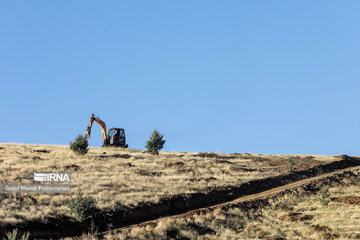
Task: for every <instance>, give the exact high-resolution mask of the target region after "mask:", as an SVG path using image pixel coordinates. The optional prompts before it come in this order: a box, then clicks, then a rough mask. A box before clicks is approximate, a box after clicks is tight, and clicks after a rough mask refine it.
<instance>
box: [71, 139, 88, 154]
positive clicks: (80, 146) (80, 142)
mask: <svg viewBox="0 0 360 240" xmlns="http://www.w3.org/2000/svg"><path fill="white" fill-rule="evenodd" d="M88 146H89V144H88V140H87V138H86V137H85V136H83V135H81V134H79V136H77V138H76V139H75V141H74V142H71V141H70V149H71V150H73V151H74V153H76V154H79V155H85V154H86V153H87V152H88V150H89V148H88Z"/></svg>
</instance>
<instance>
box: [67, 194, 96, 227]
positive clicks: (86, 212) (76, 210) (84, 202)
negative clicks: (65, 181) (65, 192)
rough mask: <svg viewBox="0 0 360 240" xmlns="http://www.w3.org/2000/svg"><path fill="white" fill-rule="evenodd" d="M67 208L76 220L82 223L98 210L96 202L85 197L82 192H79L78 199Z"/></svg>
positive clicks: (72, 201)
mask: <svg viewBox="0 0 360 240" xmlns="http://www.w3.org/2000/svg"><path fill="white" fill-rule="evenodd" d="M67 206H68V207H69V208H70V211H71V213H72V214H74V216H75V218H76V220H78V221H80V222H81V221H83V220H84V219H86V218H88V217H89V216H91V214H92V212H93V211H94V210H95V209H96V202H95V200H94V199H92V198H90V197H84V196H83V194H82V192H80V191H78V192H77V195H76V198H74V199H72V200H71V201H70V202H69V204H68V205H67Z"/></svg>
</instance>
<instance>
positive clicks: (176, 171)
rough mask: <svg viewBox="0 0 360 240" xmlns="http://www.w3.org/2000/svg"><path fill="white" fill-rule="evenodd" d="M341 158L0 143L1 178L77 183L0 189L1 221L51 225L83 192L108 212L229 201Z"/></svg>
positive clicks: (64, 215)
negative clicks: (54, 177) (50, 175)
mask: <svg viewBox="0 0 360 240" xmlns="http://www.w3.org/2000/svg"><path fill="white" fill-rule="evenodd" d="M342 159H343V156H308V155H261V154H248V153H243V154H239V153H234V154H221V153H185V152H179V153H177V152H161V153H160V154H159V155H157V156H153V155H150V154H148V153H146V152H145V151H141V150H132V149H119V148H102V147H98V148H90V150H89V153H88V154H87V155H85V156H78V155H75V154H74V153H73V152H72V151H71V150H70V149H69V147H68V146H53V145H27V144H0V172H1V174H0V183H11V184H15V183H35V182H34V180H33V173H34V172H70V173H71V187H72V192H71V193H61V194H60V193H57V194H40V193H21V194H19V193H17V194H0V213H1V214H0V224H1V226H3V227H6V228H7V229H9V227H10V226H19V224H21V223H27V222H29V221H30V222H31V221H40V222H47V220H46V219H48V218H54V219H57V218H62V219H64V218H65V219H73V216H72V214H71V213H70V210H69V208H68V207H67V206H66V205H67V203H68V202H69V201H70V200H71V199H72V198H74V196H75V193H76V192H77V191H78V190H80V191H82V192H83V193H84V195H85V196H89V197H92V198H94V199H95V200H96V204H97V207H98V209H100V211H104V212H108V211H110V210H111V211H112V210H114V209H116V208H119V207H120V208H121V209H124V208H126V209H138V208H143V207H144V206H146V208H149V209H151V208H152V206H155V205H156V204H157V205H159V204H160V205H161V204H162V203H164V202H166V201H167V199H170V200H171V199H174V198H179V197H181V198H182V199H187V198H188V199H191V196H195V195H194V194H198V193H201V194H202V196H205V197H202V199H204V200H206V199H209V197H206V196H207V194H213V193H214V192H215V193H216V192H219V193H221V194H222V195H223V193H222V192H221V191H223V192H224V191H227V195H226V196H225V197H224V198H223V200H221V199H218V200H217V199H212V200H211V201H213V202H216V201H220V200H221V201H226V199H230V198H234V197H236V196H237V195H236V194H238V195H241V194H244V193H243V192H239V193H235V195H234V194H233V193H232V191H233V190H231V189H232V188H237V187H239V186H241V188H239V189H246V186H247V185H246V183H248V182H249V183H252V184H254V183H257V181H258V180H261V179H271V178H274V177H278V179H280V180H281V179H282V178H281V176H287V174H291V172H295V173H296V172H303V173H302V175H301V176H300V175H299V176H297V175H294V176H295V177H294V176H292V178H289V180H287V179H286V178H285V177H284V179H283V180H281V181H282V182H287V181H296V180H297V178H299V179H300V178H304V177H306V174H307V171H308V169H311V168H313V167H316V166H320V165H328V164H330V163H332V162H337V161H340V160H342ZM321 171H323V170H316V171H313V173H311V174H313V175H316V174H318V172H319V173H321ZM279 177H280V178H279ZM276 181H278V180H276ZM281 181H280V182H281ZM265 182H267V180H266V181H265ZM278 182H279V181H278ZM268 183H269V184H270V185H269V184H268V185H267V186H265V185H264V186H263V187H264V188H270V187H271V182H268ZM279 184H282V183H279ZM249 186H251V185H249ZM254 186H255V185H254ZM259 186H260V185H259ZM260 189H261V188H259V191H260ZM250 190H251V191H257V190H256V188H253V189H250ZM239 191H240V190H239ZM241 191H243V190H241ZM231 195H233V196H231ZM213 196H215V198H217V197H216V196H218V195H213ZM219 196H220V195H219ZM210 199H211V196H210ZM206 201H208V200H206ZM208 203H209V202H208ZM208 203H206V202H204V204H208ZM199 204H200V205H201V203H199ZM185 205H188V204H187V203H186V204H185ZM194 206H195V205H194ZM180 210H181V209H179V211H180ZM66 221H67V222H69V221H70V220H66ZM71 221H73V220H71Z"/></svg>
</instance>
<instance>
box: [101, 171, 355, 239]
mask: <svg viewBox="0 0 360 240" xmlns="http://www.w3.org/2000/svg"><path fill="white" fill-rule="evenodd" d="M357 169H360V166H355V167H349V168H345V169H340V170H335V171H333V172H330V173H325V174H321V175H319V176H316V177H311V178H308V179H304V180H300V181H297V182H293V183H290V184H287V185H284V186H280V187H275V188H272V189H269V190H266V191H263V192H260V193H256V194H251V195H246V196H243V197H239V198H237V199H235V200H232V201H229V202H224V203H221V204H215V205H212V206H209V207H204V208H199V209H195V210H191V211H188V212H185V213H181V214H176V215H172V216H167V217H161V218H158V219H155V220H150V221H145V222H142V223H138V224H133V225H130V226H126V227H122V228H117V229H113V230H110V231H105V232H101V233H99V235H105V234H108V233H111V232H114V231H117V232H121V231H130V230H131V229H132V228H135V227H143V226H146V225H149V224H155V223H157V222H158V221H160V220H162V219H166V218H184V217H189V216H191V215H194V214H198V213H200V212H207V211H212V210H214V209H217V208H225V207H231V206H233V205H238V204H239V203H244V202H251V201H254V200H259V199H266V198H268V197H270V196H273V195H277V194H279V193H282V192H284V191H288V190H292V189H294V188H297V187H300V186H302V185H306V184H309V183H312V182H315V181H318V180H321V179H324V178H328V177H330V176H335V175H338V174H342V173H344V172H347V171H354V170H357Z"/></svg>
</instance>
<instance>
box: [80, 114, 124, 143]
mask: <svg viewBox="0 0 360 240" xmlns="http://www.w3.org/2000/svg"><path fill="white" fill-rule="evenodd" d="M94 121H95V122H97V123H98V124H99V125H100V126H101V132H102V136H103V141H104V145H103V146H104V147H123V148H127V147H128V145H127V144H126V138H125V130H124V129H123V128H110V129H109V132H108V133H106V124H105V123H104V122H103V121H102V120H101V119H100V118H99V117H97V116H95V115H94V114H92V115H91V117H90V121H89V125H88V127H87V128H86V131H85V133H84V134H85V136H86V137H87V138H89V137H90V135H91V128H92V125H93V123H94Z"/></svg>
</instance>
